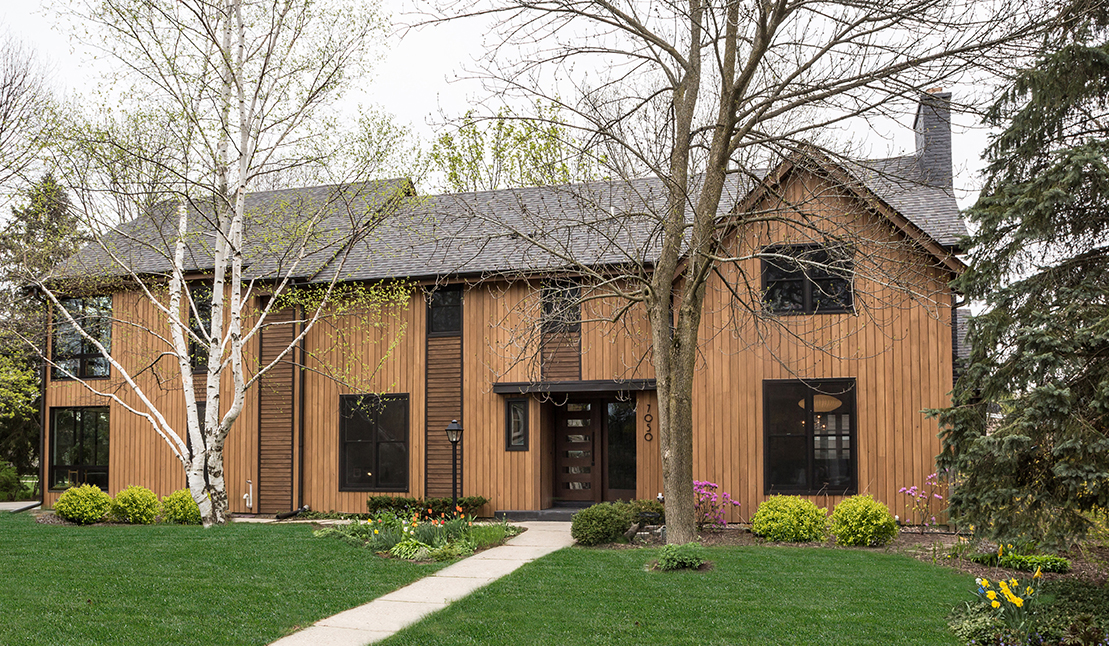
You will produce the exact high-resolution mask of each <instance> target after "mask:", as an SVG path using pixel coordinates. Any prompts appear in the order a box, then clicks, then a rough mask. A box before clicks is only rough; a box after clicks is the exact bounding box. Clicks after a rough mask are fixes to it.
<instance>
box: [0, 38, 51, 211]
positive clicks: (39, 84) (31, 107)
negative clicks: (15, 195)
mask: <svg viewBox="0 0 1109 646" xmlns="http://www.w3.org/2000/svg"><path fill="white" fill-rule="evenodd" d="M44 77H45V75H44V72H43V70H42V68H41V67H40V66H39V64H38V62H37V61H36V60H35V56H34V54H33V52H31V51H30V50H29V49H27V47H26V46H25V45H23V44H22V43H20V42H19V41H18V40H16V39H15V38H14V37H12V36H11V35H8V34H5V35H2V36H0V189H2V190H5V191H10V190H12V189H14V188H16V187H15V186H14V185H13V182H15V181H18V180H22V179H24V178H25V177H26V172H27V170H28V168H29V167H30V166H31V165H32V164H33V163H34V162H35V159H36V158H37V155H38V152H39V150H40V147H41V143H42V130H43V129H44V127H45V126H46V121H47V118H48V111H47V107H48V106H49V104H50V93H49V91H48V89H47V88H46V85H45V83H44Z"/></svg>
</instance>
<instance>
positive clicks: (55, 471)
mask: <svg viewBox="0 0 1109 646" xmlns="http://www.w3.org/2000/svg"><path fill="white" fill-rule="evenodd" d="M66 412H68V413H71V414H72V415H73V419H74V421H75V422H76V423H75V424H74V428H73V439H74V442H73V444H74V447H73V448H72V449H71V450H73V451H77V452H79V453H85V454H86V455H87V451H88V449H86V448H85V447H84V444H85V439H86V431H87V427H86V422H85V419H84V418H85V416H86V415H90V414H103V415H104V418H105V422H106V424H107V429H108V441H107V442H106V446H105V447H104V449H105V451H106V452H107V453H108V455H107V456H104V460H103V461H104V464H97V463H96V462H98V461H99V460H94V461H93V462H89V461H87V460H86V461H83V462H79V463H76V464H68V463H67V464H60V463H58V462H57V460H58V457H59V455H58V437H59V435H60V434H61V433H60V432H59V430H58V417H59V415H60V414H62V413H66ZM78 420H79V421H78ZM111 427H112V417H111V409H110V407H108V406H55V407H51V409H50V447H49V450H50V456H49V461H48V464H49V472H48V483H49V486H48V487H47V488H48V489H49V490H50V491H64V490H65V489H66V488H65V487H58V486H56V483H57V482H58V481H59V478H58V476H59V475H60V473H62V472H64V473H65V474H66V476H67V479H68V476H69V474H71V473H73V474H74V475H75V478H74V480H73V481H72V482H71V483H70V486H80V485H81V484H85V483H87V482H88V476H89V475H90V474H95V475H97V476H101V477H102V478H97V479H98V480H100V482H99V483H97V482H94V483H92V484H98V485H99V484H103V485H104V486H103V487H101V489H102V490H104V491H107V489H108V476H109V475H110V466H111V465H110V460H111ZM78 434H80V439H81V441H80V442H78V441H77V438H78ZM98 437H99V436H97V438H94V439H93V440H92V442H93V451H94V454H99V447H98V446H97V442H96V440H97V439H98ZM78 444H80V445H81V448H80V449H78V448H77V445H78Z"/></svg>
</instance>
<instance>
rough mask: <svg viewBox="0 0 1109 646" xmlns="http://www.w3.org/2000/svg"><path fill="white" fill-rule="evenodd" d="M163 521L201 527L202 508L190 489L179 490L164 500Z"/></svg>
mask: <svg viewBox="0 0 1109 646" xmlns="http://www.w3.org/2000/svg"><path fill="white" fill-rule="evenodd" d="M162 520H163V521H165V522H167V523H178V524H181V525H199V524H200V508H199V507H197V506H196V501H195V500H193V494H192V492H191V491H189V490H188V489H178V490H177V491H174V492H173V493H171V494H170V495H168V496H166V497H165V498H162Z"/></svg>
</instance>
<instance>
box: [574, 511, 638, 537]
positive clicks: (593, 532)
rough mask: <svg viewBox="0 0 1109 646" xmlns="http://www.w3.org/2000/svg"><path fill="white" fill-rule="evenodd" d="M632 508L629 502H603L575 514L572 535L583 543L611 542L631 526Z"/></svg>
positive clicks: (632, 520)
mask: <svg viewBox="0 0 1109 646" xmlns="http://www.w3.org/2000/svg"><path fill="white" fill-rule="evenodd" d="M632 522H634V519H633V518H632V508H631V506H630V505H628V504H627V503H617V504H613V503H610V502H602V503H600V504H598V505H593V506H592V507H586V508H585V509H583V510H581V511H579V512H578V513H576V514H574V517H573V518H572V519H571V521H570V536H572V537H573V538H574V540H575V541H577V542H578V543H581V544H582V545H600V544H601V543H611V542H612V541H614V540H616V539H618V538H620V536H621V535H622V534H623V533H624V532H626V531H628V529H630V528H631V526H632Z"/></svg>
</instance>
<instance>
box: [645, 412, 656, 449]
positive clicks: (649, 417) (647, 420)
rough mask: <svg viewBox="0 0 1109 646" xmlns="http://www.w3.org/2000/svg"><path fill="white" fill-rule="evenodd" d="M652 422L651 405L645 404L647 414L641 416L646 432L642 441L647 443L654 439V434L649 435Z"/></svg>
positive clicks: (653, 418) (653, 419)
mask: <svg viewBox="0 0 1109 646" xmlns="http://www.w3.org/2000/svg"><path fill="white" fill-rule="evenodd" d="M653 421H655V416H654V415H652V414H651V405H650V404H647V412H645V413H644V414H643V424H644V425H646V427H647V430H646V431H645V432H644V433H643V439H644V440H646V441H648V442H650V441H651V440H653V439H655V436H654V434H653V433H651V430H652V427H651V422H653Z"/></svg>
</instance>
